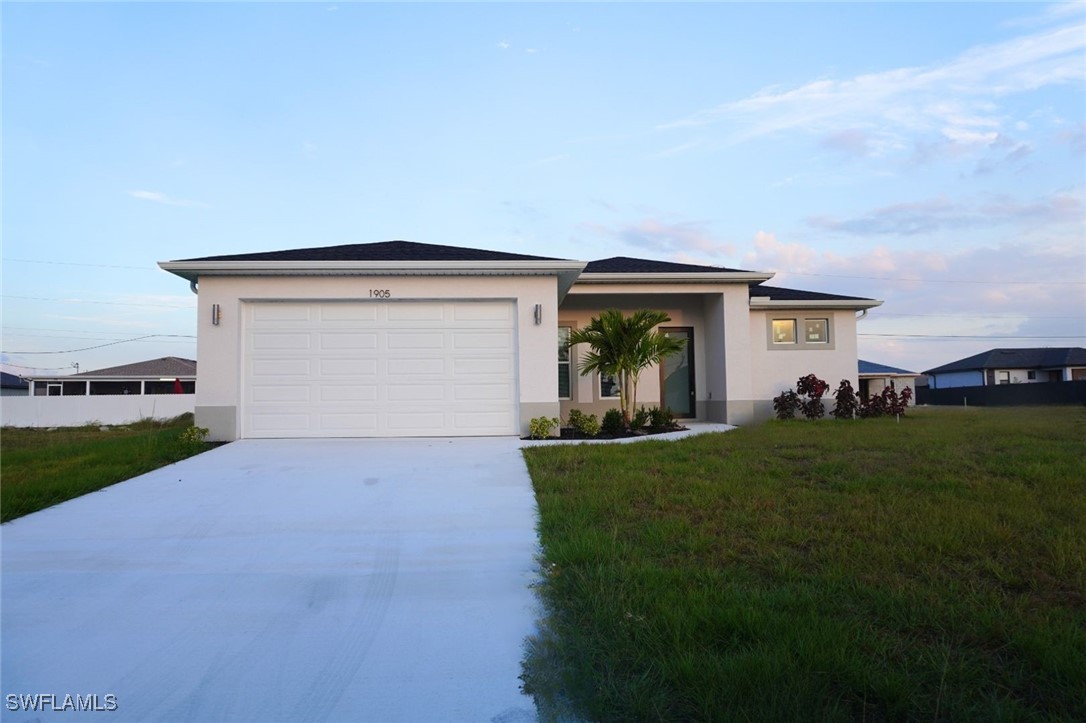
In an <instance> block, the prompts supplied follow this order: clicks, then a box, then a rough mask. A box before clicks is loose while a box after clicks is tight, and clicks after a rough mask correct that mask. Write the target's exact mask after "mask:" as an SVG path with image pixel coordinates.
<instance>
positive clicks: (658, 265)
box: [584, 256, 749, 274]
mask: <svg viewBox="0 0 1086 723" xmlns="http://www.w3.org/2000/svg"><path fill="white" fill-rule="evenodd" d="M584 273H586V274H714V273H716V274H729V273H730V274H734V273H740V274H742V273H749V272H746V271H743V269H726V268H724V267H723V266H700V265H698V264H679V263H675V262H673V261H654V260H652V259H633V258H630V257H629V256H612V257H611V258H609V259H600V260H599V261H589V262H588V265H587V266H585V267H584Z"/></svg>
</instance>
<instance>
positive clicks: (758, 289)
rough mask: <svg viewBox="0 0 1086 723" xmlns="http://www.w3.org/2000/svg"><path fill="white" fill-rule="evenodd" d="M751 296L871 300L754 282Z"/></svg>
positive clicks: (784, 299)
mask: <svg viewBox="0 0 1086 723" xmlns="http://www.w3.org/2000/svg"><path fill="white" fill-rule="evenodd" d="M750 295H751V296H752V297H755V296H757V297H768V298H770V299H775V300H777V301H871V299H865V298H864V297H862V296H844V295H842V294H823V293H822V292H821V291H803V290H801V289H786V288H783V287H781V286H765V285H763V284H755V285H753V286H751V287H750Z"/></svg>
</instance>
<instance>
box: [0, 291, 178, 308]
mask: <svg viewBox="0 0 1086 723" xmlns="http://www.w3.org/2000/svg"><path fill="white" fill-rule="evenodd" d="M2 298H5V299H26V300H28V301H59V302H61V303H64V304H106V305H108V306H140V307H148V306H156V307H158V308H161V309H187V310H191V309H193V308H194V307H192V306H171V305H169V304H151V303H146V304H136V303H133V302H126V301H87V300H85V299H54V298H50V297H46V296H12V295H10V294H4V295H3V297H2Z"/></svg>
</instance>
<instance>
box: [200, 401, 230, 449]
mask: <svg viewBox="0 0 1086 723" xmlns="http://www.w3.org/2000/svg"><path fill="white" fill-rule="evenodd" d="M196 426H197V427H207V429H208V435H207V439H208V441H209V442H233V441H234V440H235V439H237V438H238V408H237V407H196Z"/></svg>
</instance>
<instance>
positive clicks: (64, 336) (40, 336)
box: [4, 332, 196, 344]
mask: <svg viewBox="0 0 1086 723" xmlns="http://www.w3.org/2000/svg"><path fill="white" fill-rule="evenodd" d="M4 336H5V337H15V338H17V339H75V340H76V341H124V339H117V337H116V336H113V337H108V336H106V337H101V336H75V335H72V334H27V333H25V332H10V333H5V334H4ZM177 336H184V337H187V338H189V339H195V338H196V337H195V336H191V335H189V334H178V335H177ZM142 343H144V344H154V343H159V344H193V343H195V342H193V341H160V342H152V341H146V340H145V341H143V342H142Z"/></svg>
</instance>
